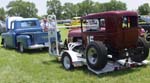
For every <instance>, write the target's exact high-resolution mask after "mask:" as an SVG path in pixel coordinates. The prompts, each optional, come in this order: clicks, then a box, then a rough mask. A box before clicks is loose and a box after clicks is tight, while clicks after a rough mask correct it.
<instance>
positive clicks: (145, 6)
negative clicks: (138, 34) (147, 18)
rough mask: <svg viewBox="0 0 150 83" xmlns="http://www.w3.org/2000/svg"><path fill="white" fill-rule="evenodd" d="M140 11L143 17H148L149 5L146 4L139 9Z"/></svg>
mask: <svg viewBox="0 0 150 83" xmlns="http://www.w3.org/2000/svg"><path fill="white" fill-rule="evenodd" d="M138 11H139V13H140V14H141V15H148V14H149V13H150V6H149V4H148V3H145V4H143V5H141V6H139V7H138Z"/></svg>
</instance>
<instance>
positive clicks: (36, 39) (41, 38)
mask: <svg viewBox="0 0 150 83" xmlns="http://www.w3.org/2000/svg"><path fill="white" fill-rule="evenodd" d="M47 42H48V33H46V32H45V33H43V32H41V33H34V34H32V43H33V44H44V43H47Z"/></svg>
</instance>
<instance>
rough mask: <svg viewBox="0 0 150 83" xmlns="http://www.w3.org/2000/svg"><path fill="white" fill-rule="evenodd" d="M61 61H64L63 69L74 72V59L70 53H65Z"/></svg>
mask: <svg viewBox="0 0 150 83" xmlns="http://www.w3.org/2000/svg"><path fill="white" fill-rule="evenodd" d="M61 61H62V65H63V67H64V68H65V69H66V70H72V69H73V68H74V66H73V65H72V59H71V57H70V56H69V54H68V53H63V55H62V58H61Z"/></svg>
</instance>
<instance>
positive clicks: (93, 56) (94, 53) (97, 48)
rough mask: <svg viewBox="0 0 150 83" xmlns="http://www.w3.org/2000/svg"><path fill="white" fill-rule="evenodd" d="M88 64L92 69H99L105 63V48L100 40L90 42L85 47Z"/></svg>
mask: <svg viewBox="0 0 150 83" xmlns="http://www.w3.org/2000/svg"><path fill="white" fill-rule="evenodd" d="M86 60H87V64H88V66H89V67H90V68H91V69H93V70H101V69H103V68H104V67H105V65H106V64H107V49H106V46H105V45H104V44H103V43H102V42H91V43H90V44H89V45H88V46H87V49H86Z"/></svg>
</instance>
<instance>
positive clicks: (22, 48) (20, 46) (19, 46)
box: [18, 43, 25, 53]
mask: <svg viewBox="0 0 150 83" xmlns="http://www.w3.org/2000/svg"><path fill="white" fill-rule="evenodd" d="M18 51H19V52H21V53H23V52H24V51H25V50H24V46H23V44H21V43H20V44H19V45H18Z"/></svg>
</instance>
